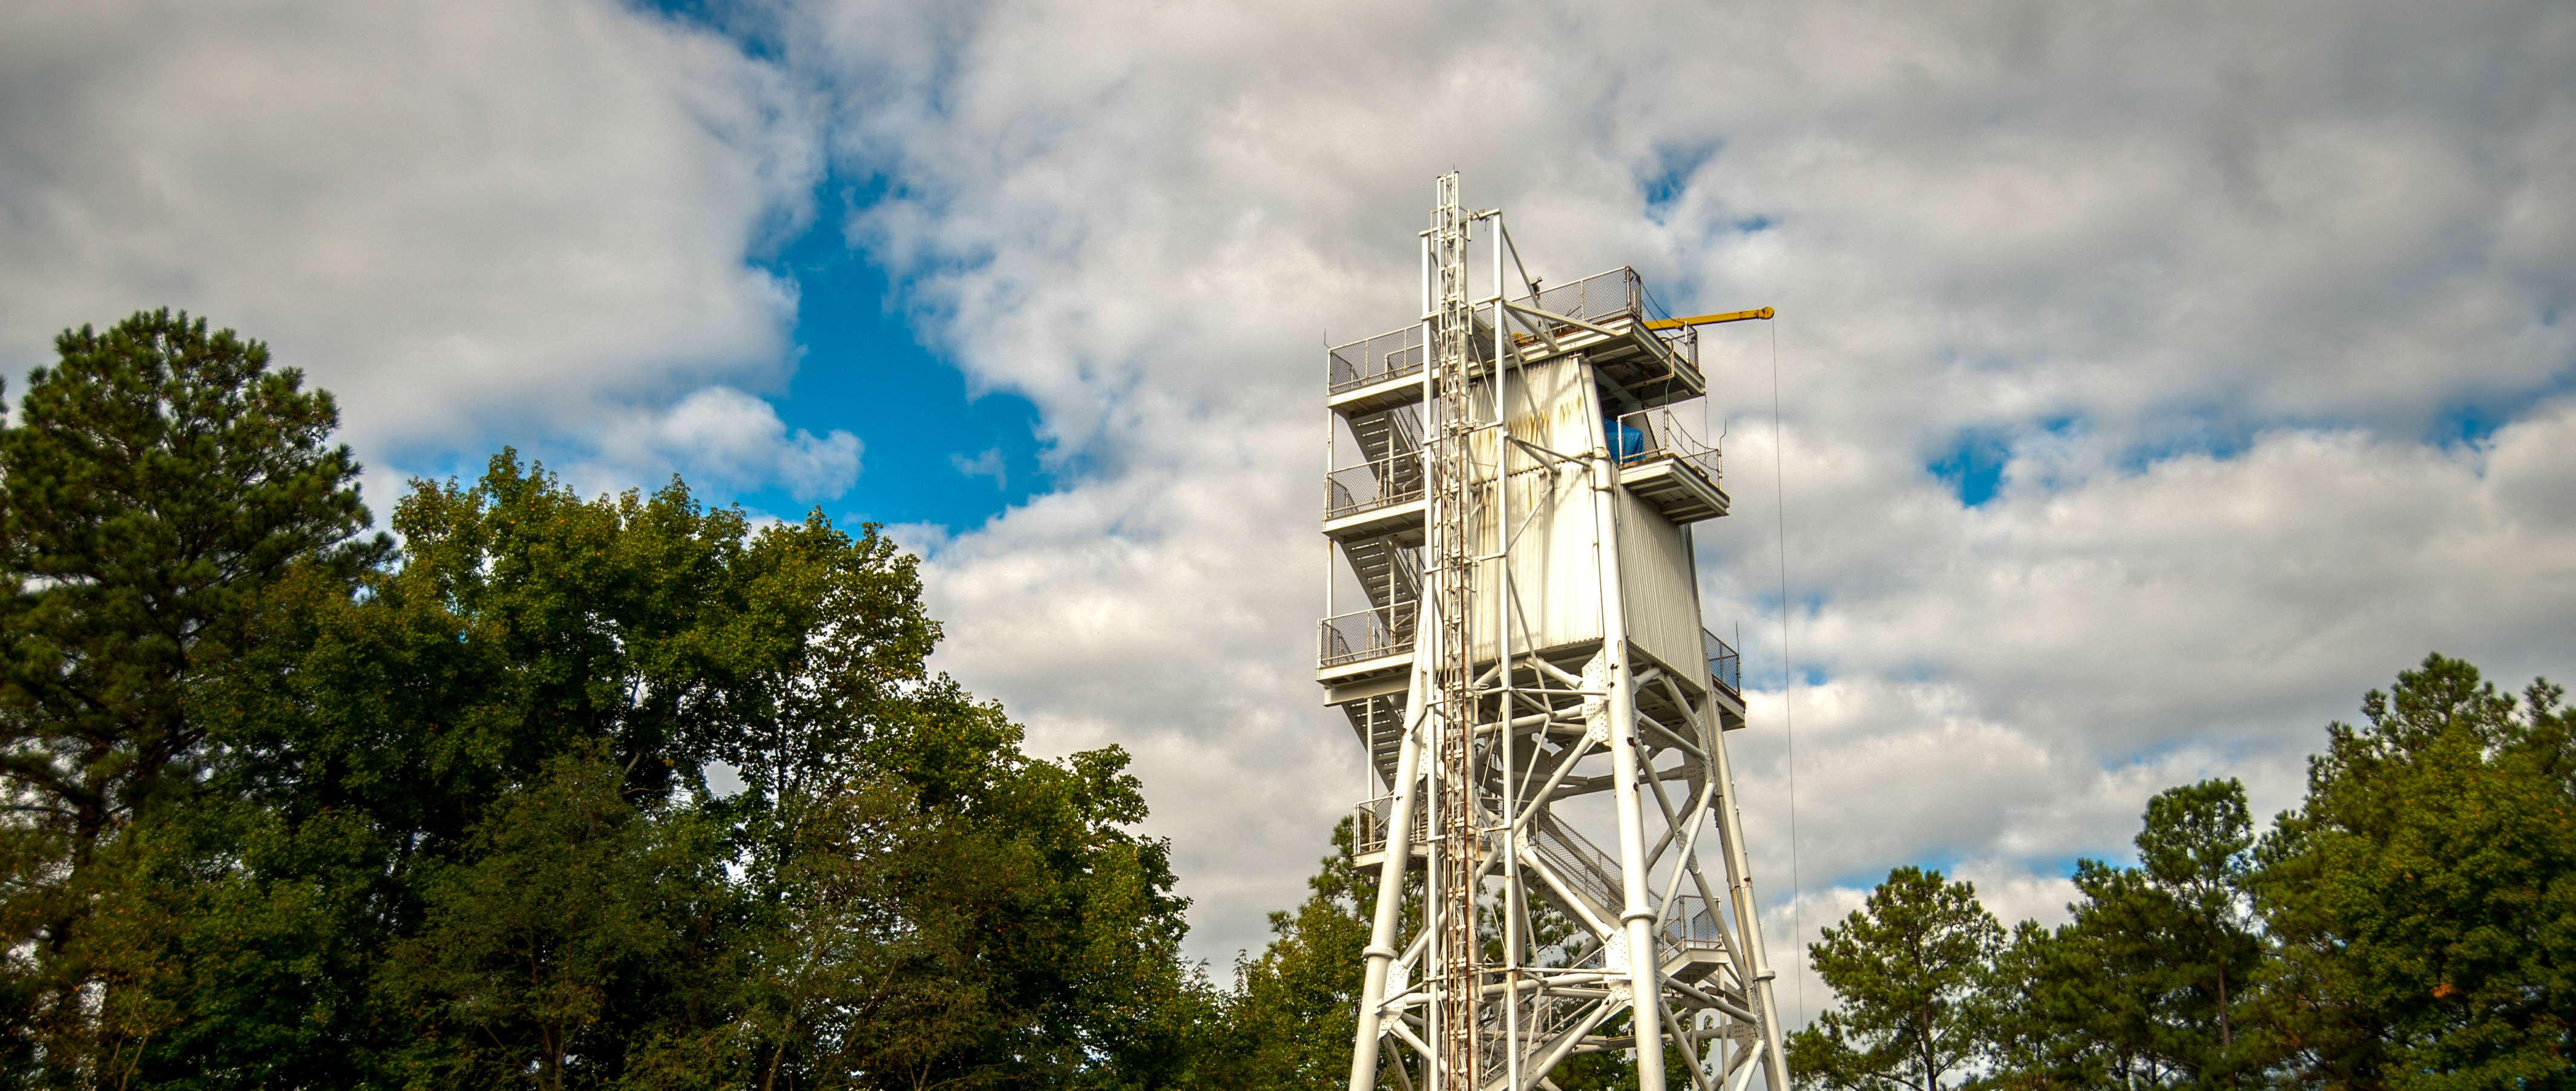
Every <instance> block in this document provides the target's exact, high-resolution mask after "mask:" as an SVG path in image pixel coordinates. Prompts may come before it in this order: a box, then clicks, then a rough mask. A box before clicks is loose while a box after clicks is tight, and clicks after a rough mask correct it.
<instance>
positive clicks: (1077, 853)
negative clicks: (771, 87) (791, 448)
mask: <svg viewBox="0 0 2576 1091" xmlns="http://www.w3.org/2000/svg"><path fill="white" fill-rule="evenodd" d="M58 349H59V359H58V361H57V362H56V363H55V364H53V365H52V366H50V367H46V368H42V369H39V370H37V371H36V372H34V373H33V376H32V378H31V380H30V383H29V386H28V389H27V390H26V392H25V394H24V396H23V397H22V398H21V399H20V400H19V401H18V403H17V405H16V406H15V407H14V413H13V414H12V416H11V419H10V420H9V422H8V425H7V427H6V428H5V429H0V504H5V511H0V561H4V562H5V570H6V579H7V586H6V588H5V603H6V607H5V609H6V613H5V617H0V735H5V742H0V784H5V786H6V789H7V796H6V801H5V802H6V806H7V808H8V810H7V820H6V821H5V823H0V929H5V930H6V939H7V946H6V954H5V960H4V961H0V970H4V971H5V972H0V1085H6V1086H25V1087H85V1088H141V1087H167V1088H397V1087H508V1086H534V1087H546V1088H563V1087H581V1088H607V1087H617V1088H761V1089H787V1088H826V1087H830V1088H841V1087H850V1088H929V1087H945V1088H963V1087H980V1086H1012V1087H1068V1088H1070V1087H1085V1088H1088V1087H1098V1088H1125V1087H1139V1088H1142V1087H1156V1086H1172V1085H1175V1084H1177V1083H1179V1082H1180V1081H1182V1080H1184V1079H1186V1078H1187V1077H1188V1071H1189V1069H1190V1067H1191V1066H1192V1065H1193V1064H1195V1063H1197V1062H1198V1060H1199V1059H1200V1058H1201V1057H1202V1055H1203V1053H1204V1051H1203V1050H1200V1049H1198V1048H1196V1046H1195V1043H1196V1042H1197V1041H1198V1040H1199V1039H1200V1038H1201V1037H1203V1034H1202V1030H1203V1028H1204V1027H1206V1026H1207V1025H1209V1024H1210V1023H1211V1022H1212V1021H1213V1020H1214V1019H1215V1018H1216V1017H1217V1014H1218V1009H1219V1006H1220V1005H1221V1004H1222V1003H1223V998H1222V997H1221V996H1219V995H1218V994H1217V993H1216V992H1215V991H1214V990H1212V989H1210V988H1209V987H1208V986H1207V985H1206V984H1205V983H1204V982H1203V981H1201V980H1199V979H1198V978H1197V977H1196V976H1195V975H1194V974H1193V973H1192V972H1191V971H1190V969H1189V967H1187V966H1186V965H1185V964H1184V963H1183V962H1182V960H1181V959H1180V956H1179V941H1180V938H1181V935H1182V930H1183V921H1182V915H1181V914H1182V910H1183V908H1184V903H1183V902H1182V900H1181V899H1179V898H1177V897H1175V896H1174V895H1173V893H1172V882H1173V880H1172V874H1171V870H1170V866H1169V863H1168V860H1167V853H1166V849H1165V846H1164V845H1163V844H1162V843H1160V842H1158V841H1154V840H1149V839H1145V838H1141V837H1138V836H1136V835H1134V834H1132V833H1130V832H1127V831H1128V830H1129V829H1130V828H1131V827H1132V825H1133V823H1135V822H1136V821H1137V820H1138V819H1140V818H1142V817H1144V815H1145V804H1144V800H1143V798H1142V797H1141V795H1140V794H1139V791H1138V784H1137V782H1136V780H1135V779H1134V778H1133V777H1132V776H1129V775H1128V774H1127V773H1125V772H1124V771H1123V767H1124V765H1125V763H1126V758H1125V756H1124V755H1123V754H1122V753H1120V752H1119V751H1118V750H1116V749H1114V748H1113V749H1104V750H1096V751H1090V752H1086V753H1081V754H1076V755H1074V756H1072V757H1070V758H1067V759H1065V760H1063V761H1042V760H1036V759H1033V758H1031V757H1029V756H1027V755H1026V754H1024V753H1023V752H1022V751H1021V749H1020V740H1021V734H1020V730H1019V728H1017V727H1016V726H1014V725H1013V724H1011V723H1010V722H1009V721H1008V720H1007V719H1005V718H1004V716H1003V714H1002V712H1001V710H1000V709H999V708H997V707H995V706H994V705H992V704H990V703H986V702H980V701H978V700H976V699H975V698H973V697H972V696H971V695H969V694H967V693H966V692H964V691H962V690H961V689H960V688H959V687H958V686H957V685H956V684H954V683H953V682H951V681H950V680H949V679H947V678H946V677H944V676H934V675H932V674H930V673H929V672H927V671H926V670H925V669H924V666H923V660H924V657H925V656H927V655H928V654H929V653H930V651H931V649H932V647H933V645H934V643H935V642H936V641H937V639H938V636H939V627H938V625H937V624H936V623H935V622H933V621H932V620H931V619H930V618H929V617H927V616H926V615H925V614H924V612H923V609H922V606H921V602H920V584H919V581H918V579H917V578H916V575H915V570H914V562H913V559H912V558H910V557H907V556H905V555H903V554H902V553H901V552H900V551H898V550H897V549H896V548H895V547H894V546H893V545H892V543H890V542H889V541H887V540H886V539H885V538H883V537H881V536H880V535H879V534H878V533H877V532H876V530H875V528H873V527H863V528H860V529H859V530H858V532H857V533H856V534H851V533H847V532H844V531H843V530H840V529H838V528H835V527H834V526H832V525H831V523H830V522H828V521H827V520H825V519H823V518H822V517H821V516H820V515H819V514H818V515H815V516H811V517H809V518H807V519H806V520H805V521H803V522H801V523H792V524H783V525H771V526H758V527H756V526H753V525H751V524H750V523H749V522H748V521H746V519H745V517H744V516H743V514H742V513H741V512H740V511H738V510H734V509H727V508H711V507H709V506H707V505H704V504H702V503H700V502H699V501H697V500H696V499H695V498H693V497H692V496H691V495H690V493H689V492H688V490H687V489H686V488H685V487H684V486H683V485H681V484H679V483H677V482H674V483H673V484H672V485H670V486H669V487H667V488H665V489H663V490H661V491H659V492H656V493H654V494H652V495H650V496H641V495H636V494H631V493H630V494H628V495H625V496H620V497H609V498H600V499H589V500H585V499H583V498H581V497H579V496H577V495H575V494H574V493H573V492H571V491H570V490H569V489H567V488H566V487H565V486H563V485H562V484H560V483H559V482H557V481H556V480H555V479H554V478H552V477H551V476H549V475H547V474H546V473H545V472H543V471H542V470H541V469H538V468H536V467H533V466H527V465H523V464H522V463H521V462H520V461H519V460H518V459H517V458H516V457H515V456H513V455H512V454H510V453H509V452H507V451H504V452H502V453H501V454H500V455H498V456H496V457H494V458H493V459H492V460H491V465H490V468H489V470H488V472H486V473H485V474H484V475H483V476H482V477H481V478H480V479H479V480H475V481H472V482H470V483H456V482H448V483H435V482H422V481H415V482H413V483H412V484H411V486H410V488H409V490H408V491H407V492H406V493H405V494H404V495H403V496H402V497H401V498H400V500H399V501H398V502H397V503H396V504H395V506H394V508H393V511H392V518H391V520H390V522H391V526H392V527H393V529H394V531H395V532H396V533H397V534H398V535H399V539H398V542H399V544H397V541H396V540H395V539H390V538H386V537H382V536H377V535H373V534H371V533H370V532H369V528H370V527H371V525H372V519H371V516H370V514H369V512H368V511H367V509H366V508H365V507H364V506H363V505H362V504H361V502H360V498H359V495H358V489H357V479H358V472H359V468H358V465H357V463H356V462H355V461H354V460H353V459H352V458H351V456H350V453H349V451H348V450H347V448H345V447H340V446H335V445H333V444H332V442H331V440H330V434H331V432H332V431H333V429H334V428H335V426H336V420H337V418H336V412H335V410H334V407H333V403H332V400H331V398H330V397H329V396H328V395H327V394H325V393H322V392H319V391H308V390H306V389H304V388H303V387H302V385H301V382H300V380H299V377H298V376H297V375H296V374H295V373H294V372H292V371H281V370H273V369H271V368H270V367H269V366H268V363H267V354H266V351H265V349H264V348H263V347H262V346H260V345H259V344H257V343H255V342H252V341H248V340H245V339H242V338H239V337H236V336H234V335H233V334H232V333H231V332H229V331H223V332H209V331H208V329H207V325H206V323H205V322H203V321H202V320H198V321H190V320H188V319H187V318H186V316H184V315H180V316H173V315H170V314H168V313H158V314H138V315H136V316H134V317H133V318H132V319H129V320H128V321H126V322H123V323H121V324H119V325H117V326H115V327H114V328H112V329H108V330H106V331H104V332H100V331H94V330H91V329H89V328H86V327H84V328H83V329H81V330H78V331H74V332H68V333H66V334H64V335H63V336H62V337H61V339H60V340H59V342H58ZM711 770H730V771H732V774H733V775H734V776H736V777H738V779H739V781H740V782H741V785H742V787H741V788H740V790H739V791H732V792H716V791H711V790H710V786H709V783H708V781H709V777H710V771H711ZM716 775H719V776H721V775H723V774H721V773H718V774H716Z"/></svg>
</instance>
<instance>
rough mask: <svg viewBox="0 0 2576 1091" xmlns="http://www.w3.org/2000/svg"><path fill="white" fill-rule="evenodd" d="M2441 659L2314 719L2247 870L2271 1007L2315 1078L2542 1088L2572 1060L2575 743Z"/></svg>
mask: <svg viewBox="0 0 2576 1091" xmlns="http://www.w3.org/2000/svg"><path fill="white" fill-rule="evenodd" d="M2560 696H2561V691H2560V690H2559V689H2558V688H2557V687H2555V686H2552V685H2550V684H2549V683H2547V682H2545V681H2535V682H2534V683H2532V685H2531V686H2530V687H2529V689H2527V690H2526V691H2525V696H2524V699H2523V700H2522V701H2520V702H2517V701H2516V700H2515V699H2514V698H2513V697H2512V696H2510V695H2507V694H2501V693H2498V692H2497V691H2496V689H2495V687H2494V686H2493V685H2492V684H2490V683H2485V682H2482V681H2481V680H2480V678H2479V675H2478V672H2477V669H2476V668H2474V667H2472V666H2470V665H2469V664H2467V663H2464V662H2461V661H2459V660H2456V659H2450V658H2446V657H2443V656H2440V655H2433V656H2428V657H2427V658H2426V659H2425V660H2424V662H2423V664H2422V665H2421V666H2420V667H2418V668H2416V669H2414V670H2411V671H2406V672H2402V673H2400V674H2399V675H2398V678H2397V685H2396V687H2395V689H2394V690H2393V691H2392V692H2390V693H2381V692H2379V691H2377V690H2373V691H2371V693H2370V694H2369V695H2368V696H2367V697H2366V698H2365V699H2364V700H2363V702H2362V712H2363V715H2364V717H2365V723H2364V724H2362V725H2361V726H2358V727H2355V726H2352V725H2348V724H2342V723H2337V724H2334V725H2332V726H2330V727H2329V728H2328V729H2327V749H2326V752H2325V753H2324V754H2322V755H2319V756H2317V757H2315V758H2312V759H2311V760H2310V762H2309V767H2308V794H2307V799H2306V801H2305V802H2304V803H2303V805H2302V806H2301V807H2300V808H2299V809H2298V810H2295V811H2292V812H2289V813H2287V814H2284V815H2282V816H2281V818H2280V819H2279V821H2278V822H2277V823H2276V828H2275V831H2274V832H2273V834H2272V835H2270V836H2269V837H2267V838H2265V839H2264V841H2263V843H2262V845H2261V847H2260V849H2259V850H2258V856H2259V860H2260V863H2259V868H2258V871H2257V872H2256V874H2255V876H2254V877H2253V880H2252V884H2251V885H2252V888H2253V890H2254V891H2255V893H2256V895H2257V905H2258V907H2259V909H2260V911H2261V914H2262V917H2263V920H2264V923H2265V924H2266V926H2267V927H2268V928H2269V930H2270V931H2271V933H2272V935H2273V936H2274V937H2275V939H2276V940H2277V941H2278V943H2279V944H2280V950H2281V957H2280V959H2279V961H2278V963H2277V964H2276V966H2275V967H2274V968H2273V970H2272V973H2271V975H2270V980H2269V981H2268V982H2267V996H2266V1003H2267V1005H2268V1006H2269V1007H2270V1008H2271V1009H2272V1018H2273V1019H2274V1020H2275V1021H2277V1022H2278V1024H2279V1025H2280V1027H2281V1032H2282V1040H2281V1043H2280V1046H2281V1049H2282V1056H2281V1062H2282V1063H2283V1064H2284V1065H2285V1066H2286V1067H2287V1068H2288V1070H2289V1072H2290V1074H2291V1075H2292V1076H2294V1077H2295V1078H2296V1079H2298V1080H2299V1081H2301V1082H2303V1083H2306V1084H2308V1085H2311V1086H2338V1087H2358V1088H2372V1087H2386V1088H2410V1089H2411V1088H2428V1089H2429V1088H2467V1087H2499V1086H2507V1087H2510V1086H2524V1087H2538V1086H2554V1085H2559V1084H2563V1083H2565V1082H2567V1081H2568V1080H2569V1079H2570V1078H2571V1074H2576V1069H2571V1067H2570V1057H2571V1055H2576V1040H2571V1034H2576V979H2571V977H2570V974H2571V971H2576V739H2572V738H2571V731H2570V728H2571V726H2576V725H2571V717H2570V716H2569V714H2568V712H2567V711H2566V710H2565V709H2564V708H2562V707H2561V706H2560V705H2559V699H2560Z"/></svg>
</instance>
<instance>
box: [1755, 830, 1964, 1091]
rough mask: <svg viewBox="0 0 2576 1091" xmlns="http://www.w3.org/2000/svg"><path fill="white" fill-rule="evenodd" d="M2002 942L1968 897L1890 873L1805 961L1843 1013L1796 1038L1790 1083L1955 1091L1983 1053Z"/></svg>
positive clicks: (1915, 874) (1954, 887)
mask: <svg viewBox="0 0 2576 1091" xmlns="http://www.w3.org/2000/svg"><path fill="white" fill-rule="evenodd" d="M2003 938H2004V937H2003V928H2002V926H2000V925H1998V924H1996V923H1995V918H1994V917H1993V916H1992V915H1991V914H1988V913H1987V912H1986V910H1985V908H1984V907H1983V906H1980V905H1978V904H1977V891H1976V887H1974V886H1973V885H1971V884H1968V883H1964V882H1958V883H1954V882H1948V881H1946V880H1944V879H1943V878H1942V875H1941V873H1940V872H1938V871H1926V870H1923V869H1921V868H1913V867H1901V868H1898V869H1896V870H1894V871H1892V872H1889V873H1888V876H1887V881H1886V882H1884V883H1881V884H1879V886H1878V889H1877V890H1875V891H1872V892H1871V893H1870V896H1869V901H1868V903H1867V904H1866V905H1864V906H1862V907H1861V908H1860V909H1858V910H1855V911H1853V913H1852V914H1851V915H1850V916H1849V917H1846V918H1844V920H1843V923H1842V924H1841V925H1840V926H1839V927H1837V926H1834V925H1827V926H1826V927H1825V928H1824V930H1823V934H1822V938H1821V939H1819V940H1818V941H1817V942H1816V943H1814V944H1812V945H1810V946H1809V947H1808V949H1807V953H1808V956H1809V957H1810V958H1812V959H1814V960H1815V966H1816V974H1817V976H1819V977H1822V978H1823V979H1824V981H1825V984H1826V985H1828V986H1830V987H1832V989H1833V990H1834V993H1835V995H1837V996H1838V997H1840V998H1841V999H1842V1006H1841V1007H1839V1008H1833V1009H1829V1010H1827V1011H1826V1012H1825V1013H1824V1015H1823V1016H1821V1017H1819V1018H1818V1019H1817V1020H1816V1023H1815V1025H1814V1026H1811V1027H1808V1028H1806V1029H1804V1030H1801V1031H1799V1032H1797V1033H1796V1034H1795V1035H1793V1036H1791V1038H1790V1040H1789V1043H1788V1047H1789V1065H1790V1069H1791V1071H1792V1072H1793V1073H1794V1075H1795V1076H1796V1078H1797V1079H1798V1080H1799V1081H1800V1082H1801V1083H1802V1084H1805V1085H1808V1086H1816V1087H1829V1088H1855V1089H1862V1091H1892V1089H1894V1088H1899V1087H1903V1088H1912V1089H1914V1091H1938V1089H1939V1088H1943V1087H1952V1086H1956V1085H1957V1083H1958V1082H1959V1078H1960V1077H1962V1076H1965V1075H1967V1074H1968V1073H1969V1072H1971V1071H1972V1070H1973V1069H1974V1067H1975V1066H1976V1065H1977V1064H1978V1063H1979V1062H1980V1061H1981V1060H1982V1059H1983V1058H1984V1056H1985V1053H1986V1043H1987V1041H1988V1040H1989V1037H1990V1034H1991V1029H1990V1028H1991V1026H1992V1021H1993V1013H1992V1008H1993V1003H1992V998H1991V994H1990V993H1989V991H1988V988H1987V984H1988V976H1989V973H1990V967H1991V966H1992V964H1993V961H1994V957H1995V953H1996V951H1997V949H1998V948H2000V947H2001V946H2002V944H2003ZM1945 1081H1947V1082H1945Z"/></svg>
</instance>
